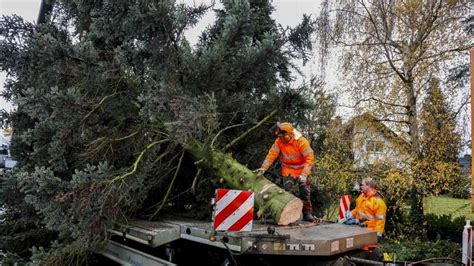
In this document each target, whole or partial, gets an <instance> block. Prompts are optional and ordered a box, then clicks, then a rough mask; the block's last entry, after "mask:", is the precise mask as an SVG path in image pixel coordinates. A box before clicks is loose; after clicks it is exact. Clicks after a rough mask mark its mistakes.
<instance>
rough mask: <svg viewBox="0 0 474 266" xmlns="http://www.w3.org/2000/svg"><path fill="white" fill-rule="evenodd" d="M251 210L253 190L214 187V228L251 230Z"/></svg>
mask: <svg viewBox="0 0 474 266" xmlns="http://www.w3.org/2000/svg"><path fill="white" fill-rule="evenodd" d="M253 210H254V194H253V191H251V190H232V189H224V188H219V189H216V202H215V209H214V230H216V231H246V232H249V231H252V223H253Z"/></svg>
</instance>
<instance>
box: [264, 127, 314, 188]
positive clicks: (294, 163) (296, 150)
mask: <svg viewBox="0 0 474 266" xmlns="http://www.w3.org/2000/svg"><path fill="white" fill-rule="evenodd" d="M280 154H281V162H282V167H281V168H282V175H283V176H292V177H293V178H295V179H297V178H298V177H299V176H300V175H301V174H306V175H310V173H311V168H312V167H313V165H314V152H313V149H311V146H310V145H309V141H308V140H307V139H306V138H304V137H303V136H302V135H301V133H300V132H299V131H298V130H296V129H294V130H293V137H292V138H291V140H290V141H288V142H281V141H280V140H279V139H278V138H277V139H276V140H275V143H273V146H272V147H271V148H270V150H269V151H268V154H267V157H266V158H265V161H263V164H262V168H263V169H264V170H268V168H269V167H270V166H271V165H272V163H273V162H274V161H275V159H276V158H278V155H280Z"/></svg>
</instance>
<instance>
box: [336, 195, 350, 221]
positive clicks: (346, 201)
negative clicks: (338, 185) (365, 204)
mask: <svg viewBox="0 0 474 266" xmlns="http://www.w3.org/2000/svg"><path fill="white" fill-rule="evenodd" d="M350 206H351V195H343V196H342V197H341V201H340V202H339V220H342V219H344V214H346V212H347V211H348V210H349V208H350Z"/></svg>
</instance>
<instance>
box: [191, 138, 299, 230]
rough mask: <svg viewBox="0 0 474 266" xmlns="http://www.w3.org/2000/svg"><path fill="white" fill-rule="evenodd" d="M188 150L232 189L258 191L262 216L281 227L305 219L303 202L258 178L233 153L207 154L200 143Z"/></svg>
mask: <svg viewBox="0 0 474 266" xmlns="http://www.w3.org/2000/svg"><path fill="white" fill-rule="evenodd" d="M185 150H186V151H188V152H189V153H191V154H192V155H193V157H194V158H195V159H196V160H197V161H198V162H199V164H201V165H204V166H206V167H208V168H212V170H213V171H214V172H215V173H216V176H217V177H221V178H222V181H224V183H225V184H226V185H228V187H230V188H233V189H240V190H252V191H254V193H255V203H256V206H257V208H258V212H257V215H258V216H260V217H261V216H263V215H268V216H269V217H270V218H273V219H274V220H275V222H276V223H277V224H278V225H288V224H290V223H293V222H296V221H297V220H298V219H299V218H300V217H301V211H302V209H303V202H302V201H301V200H300V199H298V198H297V197H295V196H294V195H292V194H290V193H288V192H286V191H285V190H283V189H282V188H280V187H278V186H277V185H275V184H274V183H272V182H271V181H269V180H268V179H266V178H265V177H257V175H256V174H255V173H253V172H252V171H251V170H249V169H248V168H247V167H245V166H244V165H242V164H240V163H238V162H237V161H236V160H235V159H234V158H232V156H230V155H229V154H225V153H223V152H219V151H212V152H211V154H210V155H209V154H206V152H205V151H204V150H203V148H202V145H200V144H199V143H197V142H193V143H191V144H189V145H185ZM206 158H208V159H206Z"/></svg>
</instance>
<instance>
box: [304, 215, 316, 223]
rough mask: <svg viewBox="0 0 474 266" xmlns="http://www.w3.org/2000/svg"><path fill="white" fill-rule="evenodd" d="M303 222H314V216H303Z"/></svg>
mask: <svg viewBox="0 0 474 266" xmlns="http://www.w3.org/2000/svg"><path fill="white" fill-rule="evenodd" d="M303 221H305V222H314V216H313V215H312V214H311V213H304V214H303Z"/></svg>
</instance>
